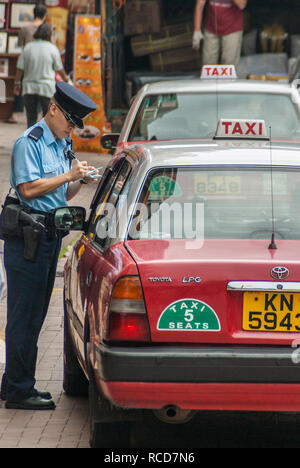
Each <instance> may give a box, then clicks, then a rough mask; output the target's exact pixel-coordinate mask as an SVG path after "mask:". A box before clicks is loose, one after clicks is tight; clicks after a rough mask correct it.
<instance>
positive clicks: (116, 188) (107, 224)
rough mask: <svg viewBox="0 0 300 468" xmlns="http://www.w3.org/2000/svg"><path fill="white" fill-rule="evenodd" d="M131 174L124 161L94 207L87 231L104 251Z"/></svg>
mask: <svg viewBox="0 0 300 468" xmlns="http://www.w3.org/2000/svg"><path fill="white" fill-rule="evenodd" d="M130 172H131V165H130V163H129V162H128V161H127V160H126V159H124V160H123V161H122V164H121V166H120V165H118V167H117V168H115V169H114V170H113V172H112V174H111V177H110V179H109V180H108V183H107V185H106V187H105V190H104V191H103V192H102V193H101V195H100V198H99V200H98V203H97V204H96V205H95V208H94V212H93V215H92V222H91V224H90V229H89V238H90V240H91V241H92V242H93V243H95V245H96V246H97V247H100V248H101V249H104V248H106V247H107V246H108V244H109V239H111V238H113V237H114V232H113V231H114V227H115V223H116V207H117V204H118V201H119V197H120V194H121V192H122V190H123V187H124V185H125V182H126V180H127V178H128V176H129V174H130Z"/></svg>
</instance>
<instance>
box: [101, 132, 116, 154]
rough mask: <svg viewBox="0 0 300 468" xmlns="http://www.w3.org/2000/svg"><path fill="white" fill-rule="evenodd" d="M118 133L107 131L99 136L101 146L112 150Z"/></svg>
mask: <svg viewBox="0 0 300 468" xmlns="http://www.w3.org/2000/svg"><path fill="white" fill-rule="evenodd" d="M119 136H120V134H119V133H107V134H106V135H102V137H101V138H100V144H101V146H102V148H104V149H108V150H112V151H114V150H115V149H116V147H117V143H118V139H119Z"/></svg>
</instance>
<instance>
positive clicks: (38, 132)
mask: <svg viewBox="0 0 300 468" xmlns="http://www.w3.org/2000/svg"><path fill="white" fill-rule="evenodd" d="M42 135H43V128H42V127H39V126H37V127H34V128H33V129H32V130H31V132H30V133H28V136H29V138H32V139H33V140H35V141H38V140H39V139H40V138H41V136H42Z"/></svg>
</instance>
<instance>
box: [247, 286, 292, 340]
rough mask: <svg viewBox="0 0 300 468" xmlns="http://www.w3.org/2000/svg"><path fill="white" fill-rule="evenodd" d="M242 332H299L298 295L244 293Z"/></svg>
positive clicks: (271, 292)
mask: <svg viewBox="0 0 300 468" xmlns="http://www.w3.org/2000/svg"><path fill="white" fill-rule="evenodd" d="M243 330H249V331H269V332H300V293H277V292H274V291H263V292H252V291H251V292H250V291H249V292H248V291H247V292H244V295H243Z"/></svg>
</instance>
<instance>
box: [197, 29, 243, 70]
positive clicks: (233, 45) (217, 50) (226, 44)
mask: <svg viewBox="0 0 300 468" xmlns="http://www.w3.org/2000/svg"><path fill="white" fill-rule="evenodd" d="M242 37H243V31H237V32H234V33H232V34H226V35H225V36H216V35H215V34H212V33H210V32H208V31H207V30H204V43H203V65H214V64H227V65H235V66H237V65H238V63H239V60H240V56H241V47H242Z"/></svg>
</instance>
